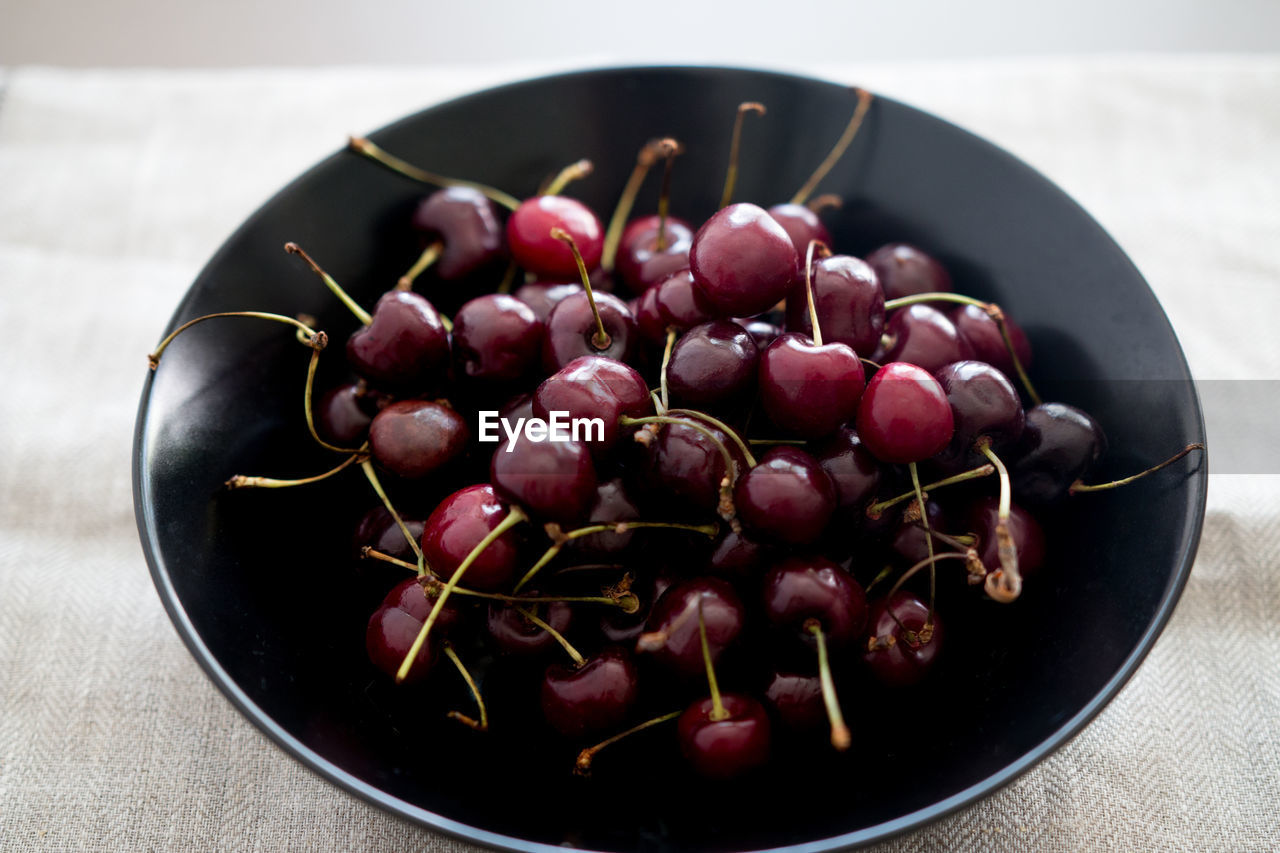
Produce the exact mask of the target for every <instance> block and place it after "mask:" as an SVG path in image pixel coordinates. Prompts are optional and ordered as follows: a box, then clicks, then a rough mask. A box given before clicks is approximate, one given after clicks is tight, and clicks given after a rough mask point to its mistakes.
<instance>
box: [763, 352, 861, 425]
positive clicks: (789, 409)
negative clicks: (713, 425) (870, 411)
mask: <svg viewBox="0 0 1280 853" xmlns="http://www.w3.org/2000/svg"><path fill="white" fill-rule="evenodd" d="M865 387H866V375H865V373H864V372H863V369H862V362H861V361H860V360H859V359H858V354H857V353H855V352H854V351H853V349H852V348H850V347H849V346H847V345H845V344H840V343H822V344H817V343H814V342H813V340H811V339H810V338H808V337H806V336H803V335H797V334H791V333H788V334H785V335H782V336H781V337H779V338H777V339H775V340H774V341H773V343H771V344H769V346H767V347H765V350H764V352H762V353H761V354H760V382H759V390H760V404H761V406H763V407H764V411H765V414H767V415H768V416H769V420H771V421H773V422H774V423H775V424H777V425H778V426H779V427H781V428H782V429H784V430H786V431H787V432H788V433H791V434H792V435H797V436H800V437H801V438H820V437H821V436H824V435H830V434H831V433H833V432H835V431H836V430H837V429H838V428H839V427H841V426H842V425H844V424H845V423H847V422H848V421H850V420H852V419H853V417H854V415H855V414H857V411H858V401H859V400H860V399H862V391H863V389H864V388H865Z"/></svg>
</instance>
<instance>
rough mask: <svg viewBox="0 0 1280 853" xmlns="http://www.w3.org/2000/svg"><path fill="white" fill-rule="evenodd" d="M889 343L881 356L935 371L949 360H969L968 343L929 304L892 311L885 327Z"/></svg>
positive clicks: (944, 315)
mask: <svg viewBox="0 0 1280 853" xmlns="http://www.w3.org/2000/svg"><path fill="white" fill-rule="evenodd" d="M885 335H886V337H887V340H888V341H889V343H888V345H887V347H886V349H885V354H884V357H885V358H886V359H888V360H889V361H906V362H910V363H911V364H917V365H919V366H920V367H923V368H924V369H925V370H928V371H930V372H935V371H938V370H941V369H942V368H943V367H945V366H946V365H948V364H951V363H952V362H953V361H962V360H964V359H969V358H973V349H972V348H971V347H970V346H969V342H968V341H966V340H965V339H964V338H962V337H960V333H959V332H957V331H956V327H955V324H953V323H952V322H951V320H949V319H948V318H947V315H946V314H943V313H942V312H941V311H939V310H938V309H936V308H933V307H931V306H929V305H923V304H916V305H909V306H907V307H906V308H903V309H901V310H899V311H895V312H894V314H893V316H892V317H890V318H889V323H888V325H887V326H886V327H885Z"/></svg>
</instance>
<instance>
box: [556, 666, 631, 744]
mask: <svg viewBox="0 0 1280 853" xmlns="http://www.w3.org/2000/svg"><path fill="white" fill-rule="evenodd" d="M638 686H639V676H638V674H637V672H636V665H635V663H634V662H633V661H632V659H631V655H630V654H629V653H628V652H627V651H625V650H624V649H621V648H618V647H616V646H612V647H609V648H606V649H604V650H603V651H601V652H600V653H599V654H595V655H592V656H591V657H588V658H587V659H586V662H585V663H583V664H582V666H580V667H570V666H564V665H561V664H552V665H551V666H550V667H548V668H547V671H546V674H545V675H544V676H543V679H542V715H543V717H544V718H545V719H546V721H547V722H548V723H550V725H551V727H552V728H553V729H555V730H556V731H557V732H559V733H560V734H562V735H564V736H565V737H583V736H585V735H590V734H596V733H599V732H606V731H612V730H613V729H616V728H617V727H618V726H620V725H621V724H622V722H623V721H624V720H626V718H627V714H628V712H630V710H631V708H632V706H634V705H635V702H636V697H637V696H638V695H639V690H638Z"/></svg>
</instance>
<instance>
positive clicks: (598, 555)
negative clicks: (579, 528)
mask: <svg viewBox="0 0 1280 853" xmlns="http://www.w3.org/2000/svg"><path fill="white" fill-rule="evenodd" d="M640 517H641V516H640V509H639V507H637V506H636V504H635V502H634V501H632V500H631V498H630V496H628V495H627V490H626V487H625V486H623V483H622V478H621V477H614V478H613V479H612V480H605V481H604V482H603V483H601V484H600V485H598V486H597V487H596V498H595V502H594V503H592V504H591V510H590V512H588V513H587V518H586V523H587V524H589V525H590V524H614V523H616V522H621V521H637V520H639V519H640ZM633 536H635V533H634V532H630V531H628V532H626V533H613V532H610V533H592V534H589V535H587V536H583V537H582V538H580V539H574V540H572V541H571V542H570V543H569V547H570V548H572V549H573V551H574V553H576V554H580V555H582V556H584V557H591V558H593V559H598V560H601V561H607V560H611V559H614V558H615V557H618V556H619V555H621V554H622V553H624V552H625V551H626V550H627V547H628V546H629V545H630V544H631V539H632V537H633Z"/></svg>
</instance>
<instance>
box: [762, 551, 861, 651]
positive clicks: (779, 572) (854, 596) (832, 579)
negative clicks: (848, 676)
mask: <svg viewBox="0 0 1280 853" xmlns="http://www.w3.org/2000/svg"><path fill="white" fill-rule="evenodd" d="M761 600H762V601H763V603H764V613H765V617H766V618H767V619H768V620H769V624H770V625H772V626H773V627H774V628H776V629H780V630H782V631H784V632H785V633H786V634H788V635H790V636H791V637H793V638H795V639H796V640H798V641H800V642H802V643H804V644H805V645H808V646H813V645H815V638H814V635H813V632H812V631H811V630H810V629H809V627H808V626H809V624H810V622H811V621H816V622H817V623H818V624H819V626H820V627H821V628H822V632H823V634H824V635H825V636H826V640H827V645H828V647H829V648H830V649H831V650H833V651H836V650H839V649H845V648H849V647H851V646H853V645H854V643H856V642H857V641H858V640H860V639H861V638H862V636H863V630H864V629H865V628H866V625H867V596H866V593H865V592H863V590H862V585H861V584H859V583H858V582H857V581H856V580H854V578H853V576H852V575H850V574H849V573H848V572H846V571H845V570H844V569H842V568H840V567H839V566H838V565H836V564H835V563H833V562H831V561H830V560H827V559H825V558H823V557H790V558H788V559H786V560H783V561H782V562H781V563H778V564H777V565H775V566H774V567H773V568H771V569H770V570H769V571H768V573H767V574H766V575H765V576H764V586H763V592H762V594H761Z"/></svg>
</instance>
